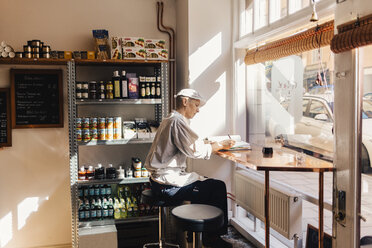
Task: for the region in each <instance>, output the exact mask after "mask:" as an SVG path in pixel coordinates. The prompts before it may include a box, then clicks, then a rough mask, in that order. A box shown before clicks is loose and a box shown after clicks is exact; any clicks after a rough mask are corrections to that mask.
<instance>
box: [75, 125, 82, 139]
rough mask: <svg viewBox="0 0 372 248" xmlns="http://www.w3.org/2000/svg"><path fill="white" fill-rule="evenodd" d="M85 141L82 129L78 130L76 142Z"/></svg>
mask: <svg viewBox="0 0 372 248" xmlns="http://www.w3.org/2000/svg"><path fill="white" fill-rule="evenodd" d="M82 140H83V131H82V130H81V128H77V129H76V141H82Z"/></svg>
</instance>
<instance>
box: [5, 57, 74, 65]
mask: <svg viewBox="0 0 372 248" xmlns="http://www.w3.org/2000/svg"><path fill="white" fill-rule="evenodd" d="M68 61H70V60H69V59H42V58H40V59H26V58H0V64H8V65H67V62H68Z"/></svg>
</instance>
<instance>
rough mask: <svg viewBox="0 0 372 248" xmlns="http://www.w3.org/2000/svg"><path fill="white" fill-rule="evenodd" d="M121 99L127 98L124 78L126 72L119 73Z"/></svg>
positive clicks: (125, 77)
mask: <svg viewBox="0 0 372 248" xmlns="http://www.w3.org/2000/svg"><path fill="white" fill-rule="evenodd" d="M120 80H121V97H122V98H124V99H127V98H128V79H127V76H126V71H124V70H123V71H122V72H121V79H120Z"/></svg>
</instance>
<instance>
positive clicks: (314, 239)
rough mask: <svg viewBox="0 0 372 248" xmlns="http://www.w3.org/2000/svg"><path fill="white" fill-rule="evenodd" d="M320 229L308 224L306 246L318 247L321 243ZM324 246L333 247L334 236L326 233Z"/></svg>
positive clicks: (326, 247)
mask: <svg viewBox="0 0 372 248" xmlns="http://www.w3.org/2000/svg"><path fill="white" fill-rule="evenodd" d="M318 237H319V231H318V228H316V227H314V226H312V225H310V224H307V234H306V248H317V247H318V243H319V238H318ZM323 247H324V248H332V237H331V236H330V235H329V234H327V233H324V239H323Z"/></svg>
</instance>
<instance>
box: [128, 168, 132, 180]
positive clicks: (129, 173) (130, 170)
mask: <svg viewBox="0 0 372 248" xmlns="http://www.w3.org/2000/svg"><path fill="white" fill-rule="evenodd" d="M126 173H127V174H126V177H128V178H132V177H133V171H132V169H131V168H128V169H127V170H126Z"/></svg>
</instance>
